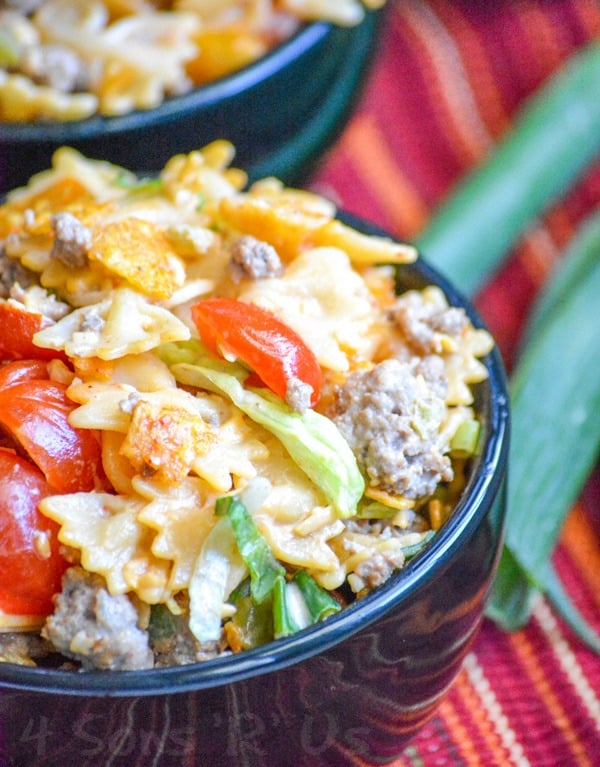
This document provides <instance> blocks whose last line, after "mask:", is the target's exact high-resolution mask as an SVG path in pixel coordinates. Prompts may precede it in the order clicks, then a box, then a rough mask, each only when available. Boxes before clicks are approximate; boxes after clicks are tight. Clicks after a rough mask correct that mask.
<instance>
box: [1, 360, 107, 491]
mask: <svg viewBox="0 0 600 767" xmlns="http://www.w3.org/2000/svg"><path fill="white" fill-rule="evenodd" d="M24 364H25V365H29V363H24ZM15 375H16V373H15ZM74 408H75V405H74V403H73V402H71V400H69V398H68V397H67V395H66V386H65V385H64V384H60V383H56V382H54V381H48V380H39V379H28V380H21V381H19V382H17V383H13V384H12V385H10V386H8V387H5V388H3V389H2V390H0V426H3V427H4V428H5V429H6V430H7V431H8V432H9V434H10V435H11V436H12V437H13V439H15V440H16V441H17V442H18V443H19V444H20V445H21V446H22V448H23V449H24V450H25V452H26V453H27V454H28V455H29V457H30V458H31V460H32V461H33V462H34V463H35V464H36V466H38V467H39V468H40V469H41V471H42V473H43V474H44V476H45V477H46V480H47V481H48V483H49V484H50V485H51V486H52V487H53V488H54V490H55V492H59V493H75V492H79V491H87V490H94V489H95V488H96V487H97V486H98V481H99V478H100V477H102V476H103V473H102V456H101V450H100V444H99V442H98V440H97V438H96V435H95V434H94V433H93V432H92V431H88V430H87V429H75V428H73V427H72V426H71V424H70V423H69V421H68V417H69V413H70V412H71V411H72V410H73V409H74Z"/></svg>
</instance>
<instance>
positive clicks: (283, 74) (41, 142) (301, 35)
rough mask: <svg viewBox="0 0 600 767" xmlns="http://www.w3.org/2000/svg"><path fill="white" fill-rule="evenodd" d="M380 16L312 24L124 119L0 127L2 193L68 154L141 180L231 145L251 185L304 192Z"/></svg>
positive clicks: (353, 88)
mask: <svg viewBox="0 0 600 767" xmlns="http://www.w3.org/2000/svg"><path fill="white" fill-rule="evenodd" d="M382 13H383V12H382V11H378V12H369V13H367V14H366V17H365V20H364V21H363V22H362V23H361V24H360V25H358V26H356V27H339V26H334V25H331V24H327V23H324V22H316V23H313V24H308V25H306V26H304V27H302V28H301V29H300V30H299V31H298V32H297V33H296V34H295V35H294V36H293V37H291V38H290V39H289V40H287V41H286V42H284V43H282V44H281V45H279V46H278V47H276V48H275V49H274V50H272V51H271V52H270V53H268V54H267V55H265V56H263V57H262V58H261V59H259V60H258V61H256V62H254V63H253V64H251V65H249V66H247V67H245V68H244V69H241V70H239V71H238V72H235V73H234V74H232V75H230V76H228V77H224V78H221V79H219V80H217V81H215V82H213V83H210V84H207V85H205V86H202V87H200V88H196V89H195V90H194V91H191V92H190V93H188V94H185V95H182V96H178V97H175V98H171V99H168V100H167V101H165V102H164V103H163V104H162V105H160V106H159V107H157V108H155V109H151V110H147V111H137V112H132V113H131V114H128V115H124V116H122V117H108V118H107V117H100V116H98V117H92V118H88V119H86V120H78V121H73V122H62V123H61V122H52V123H50V122H46V123H42V122H39V123H20V124H18V123H0V194H2V193H3V192H7V191H8V190H9V189H13V188H15V187H17V186H21V185H23V184H25V183H26V182H27V180H28V179H29V177H30V176H31V175H32V174H33V173H36V172H37V171H40V170H44V169H46V168H47V167H48V166H49V164H50V159H51V157H52V154H53V152H54V151H55V150H56V149H58V148H59V147H60V146H72V147H75V148H76V149H79V150H80V151H81V152H83V154H85V155H86V156H87V157H92V158H95V159H100V160H108V161H110V162H114V163H116V164H117V165H122V166H124V167H126V168H129V169H130V170H132V171H135V172H137V173H148V174H152V173H155V172H156V171H158V170H160V169H161V168H162V167H163V166H164V164H165V163H166V161H167V160H168V159H169V158H170V157H172V156H173V155H175V154H179V153H181V152H190V151H192V150H194V149H199V148H200V147H202V146H204V145H205V144H208V143H209V142H211V141H213V140H214V139H221V138H224V139H228V140H229V141H231V142H232V143H233V144H234V145H235V147H236V149H237V154H236V165H238V167H241V168H244V170H246V171H248V172H249V174H250V177H251V178H253V179H255V178H263V177H264V176H267V175H275V176H277V177H279V178H281V179H282V180H284V181H285V182H286V183H288V184H300V183H301V182H302V180H303V179H304V178H305V177H306V175H307V174H308V173H309V171H310V169H311V168H312V166H313V165H314V163H315V162H316V161H317V159H318V158H319V157H320V155H321V154H322V153H323V152H324V151H325V149H326V148H327V147H328V146H329V144H331V142H332V141H333V140H334V139H335V138H336V137H337V136H338V135H339V133H340V131H341V129H342V127H343V125H344V123H345V121H346V120H347V118H348V117H349V115H350V114H351V111H352V108H353V106H354V104H355V103H356V99H357V98H358V96H359V94H360V91H361V84H362V83H363V80H364V77H365V75H366V73H367V72H368V69H369V65H370V63H371V60H372V58H373V56H374V48H375V44H376V39H377V32H378V29H379V25H380V20H381V17H382Z"/></svg>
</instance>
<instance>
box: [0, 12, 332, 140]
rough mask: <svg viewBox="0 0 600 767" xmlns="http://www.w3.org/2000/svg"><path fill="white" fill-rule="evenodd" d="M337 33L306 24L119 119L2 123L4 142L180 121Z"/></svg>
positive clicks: (326, 24)
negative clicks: (238, 63)
mask: <svg viewBox="0 0 600 767" xmlns="http://www.w3.org/2000/svg"><path fill="white" fill-rule="evenodd" d="M335 30H336V27H335V25H333V24H331V23H330V22H327V21H314V22H309V23H304V24H302V25H301V26H300V27H299V28H298V29H297V30H296V31H295V32H294V33H293V34H292V35H291V37H289V38H287V39H285V40H283V41H282V42H280V43H278V44H277V45H276V46H275V47H274V48H271V49H270V50H269V51H267V53H265V54H264V55H263V56H261V57H260V58H258V59H256V60H255V61H252V62H250V63H249V64H247V65H246V66H244V67H241V68H240V69H238V70H236V71H234V72H231V73H230V74H228V75H225V76H223V77H219V78H218V79H216V80H212V81H210V82H207V83H205V84H203V85H200V86H197V87H195V88H193V89H192V90H191V91H189V92H188V93H182V94H180V95H177V96H171V97H169V98H167V99H165V100H164V101H163V102H162V103H161V104H159V105H158V106H156V107H152V108H151V109H136V110H133V111H131V112H128V113H127V114H123V115H115V116H105V115H100V114H94V115H91V116H90V117H86V118H84V119H82V120H63V121H60V120H56V121H54V120H52V121H51V120H48V121H43V122H42V121H35V122H14V123H13V122H5V123H3V122H0V142H3V141H5V142H11V143H14V144H19V143H23V144H29V143H32V142H36V141H45V142H52V143H55V142H62V143H64V142H69V141H80V140H84V139H85V140H89V139H92V138H99V137H105V136H107V135H112V134H117V133H122V132H126V131H131V130H141V129H143V128H151V127H152V126H157V125H161V124H163V123H167V122H169V121H172V120H174V119H176V118H178V117H181V115H182V114H185V113H188V112H192V111H195V110H197V109H200V108H208V107H211V106H214V105H215V104H219V103H224V102H226V101H228V100H230V99H232V98H234V97H235V96H238V95H239V94H240V93H243V92H245V91H250V90H251V89H252V88H253V87H255V86H257V85H258V84H260V83H262V82H264V81H266V80H269V79H270V78H272V77H274V76H275V75H276V74H277V73H278V72H280V71H281V70H283V69H285V68H286V67H287V66H289V65H290V64H291V63H293V62H294V61H296V60H297V59H299V58H301V57H302V56H303V55H305V54H307V53H308V52H309V51H311V50H312V49H313V48H314V47H315V46H316V45H318V44H319V43H321V42H323V41H325V40H326V39H327V38H328V37H329V36H330V35H331V34H333V33H334V31H335Z"/></svg>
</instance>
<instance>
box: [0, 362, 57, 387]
mask: <svg viewBox="0 0 600 767" xmlns="http://www.w3.org/2000/svg"><path fill="white" fill-rule="evenodd" d="M36 378H39V379H41V380H47V379H48V364H47V363H46V362H44V361H43V360H15V361H13V362H7V363H6V364H4V365H0V392H1V391H4V389H7V388H8V387H9V386H14V385H15V384H18V383H21V382H22V381H32V380H35V379H36Z"/></svg>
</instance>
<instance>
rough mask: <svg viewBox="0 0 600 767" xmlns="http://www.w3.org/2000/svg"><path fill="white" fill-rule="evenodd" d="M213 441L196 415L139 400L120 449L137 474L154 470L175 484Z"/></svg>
mask: <svg viewBox="0 0 600 767" xmlns="http://www.w3.org/2000/svg"><path fill="white" fill-rule="evenodd" d="M215 441H216V435H215V433H214V432H213V431H212V429H211V428H210V426H208V424H206V423H205V422H204V421H203V420H202V418H200V416H194V415H193V414H191V413H190V412H189V411H188V410H185V409H183V408H178V407H174V406H164V405H163V406H159V405H157V404H155V403H151V402H148V401H147V400H141V401H140V402H138V404H137V405H136V406H135V408H134V411H133V415H132V419H131V425H130V427H129V431H128V433H127V437H126V438H125V440H124V442H123V444H122V446H121V450H120V452H121V454H122V455H124V456H126V457H127V458H129V460H130V461H131V463H132V465H133V466H134V468H135V469H136V470H137V471H138V472H139V473H140V474H142V475H143V474H146V473H154V474H155V475H156V476H157V477H158V478H159V479H161V480H163V481H165V482H167V483H176V482H180V481H181V480H182V479H183V478H184V477H185V476H187V474H188V473H189V471H190V468H191V466H192V463H193V461H194V459H195V458H196V457H197V456H198V455H204V454H206V453H207V452H208V451H209V450H210V448H211V447H212V446H213V445H214V443H215Z"/></svg>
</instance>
